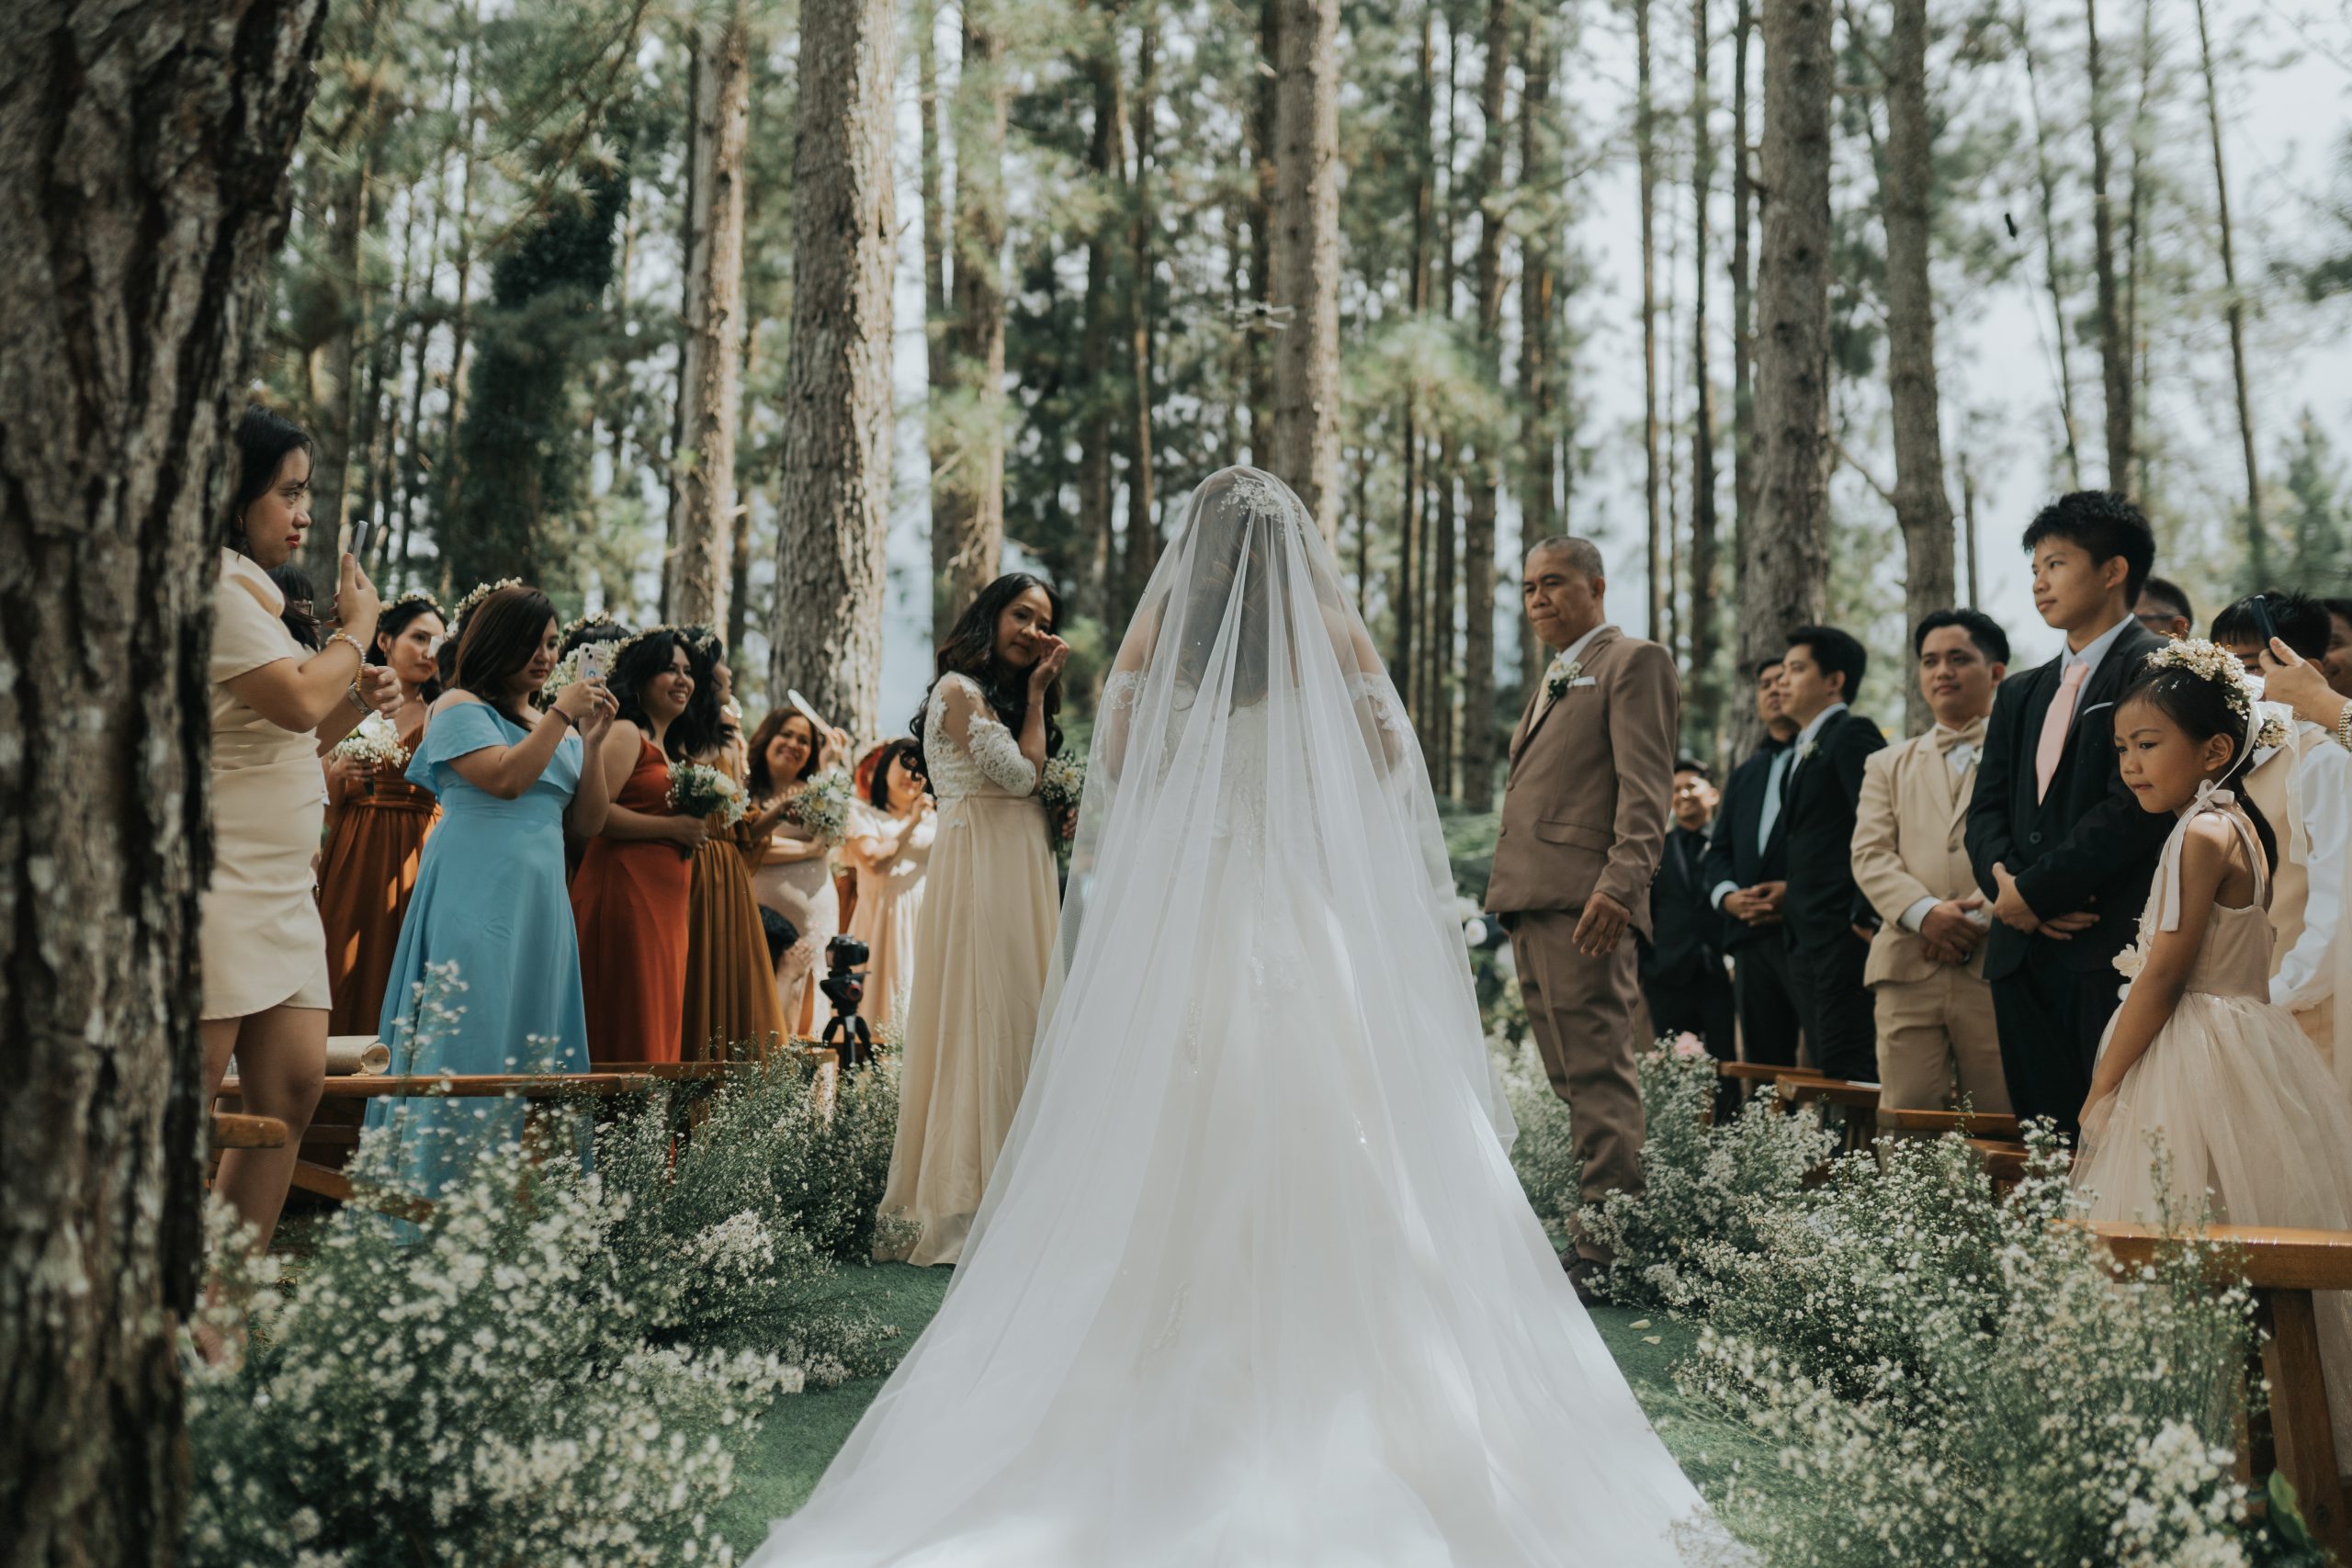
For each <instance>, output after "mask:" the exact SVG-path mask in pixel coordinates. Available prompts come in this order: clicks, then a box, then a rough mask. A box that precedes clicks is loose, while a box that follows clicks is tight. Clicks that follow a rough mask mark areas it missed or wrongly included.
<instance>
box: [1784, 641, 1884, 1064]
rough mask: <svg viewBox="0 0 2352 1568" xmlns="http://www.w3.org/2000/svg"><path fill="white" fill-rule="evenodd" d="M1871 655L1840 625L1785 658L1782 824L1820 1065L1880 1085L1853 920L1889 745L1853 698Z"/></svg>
mask: <svg viewBox="0 0 2352 1568" xmlns="http://www.w3.org/2000/svg"><path fill="white" fill-rule="evenodd" d="M1869 665H1870V655H1869V654H1868V653H1866V652H1865V651H1863V649H1862V645H1861V644H1860V642H1859V641H1857V640H1855V638H1854V637H1852V635H1851V634H1849V633H1847V632H1843V631H1840V630H1838V628H1837V627H1836V626H1799V627H1798V628H1797V629H1796V630H1794V631H1792V632H1791V633H1790V634H1789V650H1788V652H1787V654H1786V655H1784V656H1783V657H1782V659H1781V711H1782V712H1784V713H1786V714H1787V715H1788V716H1789V717H1791V718H1792V719H1794V720H1795V721H1796V724H1797V739H1796V756H1795V760H1794V761H1792V762H1791V763H1790V765H1789V770H1788V773H1786V774H1785V775H1784V776H1783V779H1782V782H1781V795H1782V797H1783V798H1782V804H1781V819H1780V821H1779V822H1778V823H1777V824H1776V825H1775V830H1776V832H1777V833H1778V834H1779V836H1780V838H1781V841H1782V844H1783V846H1784V852H1785V853H1786V855H1787V858H1788V877H1789V891H1788V899H1787V906H1786V908H1785V910H1784V912H1783V914H1782V917H1781V930H1782V931H1783V932H1784V933H1785V934H1786V937H1787V941H1788V949H1789V978H1790V980H1791V982H1792V989H1793V990H1794V992H1795V994H1796V1003H1797V1016H1798V1018H1800V1019H1801V1020H1803V1021H1804V1034H1805V1041H1806V1043H1807V1044H1808V1046H1809V1047H1810V1049H1811V1052H1812V1055H1813V1065H1814V1066H1815V1067H1817V1068H1819V1069H1820V1070H1821V1071H1823V1072H1825V1073H1827V1074H1828V1075H1829V1076H1830V1077H1837V1078H1856V1079H1860V1080H1862V1081H1865V1082H1875V1081H1876V1080H1877V1077H1878V1024H1877V1021H1876V1018H1875V1017H1874V1015H1873V1010H1872V1004H1871V993H1870V987H1868V986H1866V985H1864V984H1863V983H1862V971H1863V969H1864V968H1865V967H1866V966H1867V965H1868V964H1869V962H1870V953H1871V932H1870V931H1868V930H1867V929H1866V928H1862V927H1859V926H1857V925H1856V924H1855V923H1854V910H1855V906H1856V903H1857V901H1858V900H1859V899H1860V891H1859V890H1858V889H1857V888H1856V887H1855V886H1854V806H1855V803H1856V802H1857V801H1859V800H1860V798H1861V795H1862V763H1863V761H1864V760H1865V759H1867V758H1868V757H1869V756H1870V754H1871V752H1873V751H1876V750H1880V749H1882V748H1883V747H1884V746H1885V745H1886V737H1885V736H1884V735H1883V734H1881V733H1880V732H1879V728H1878V726H1877V725H1875V724H1872V723H1871V721H1870V720H1869V719H1867V718H1864V717H1863V716H1861V715H1860V714H1858V713H1856V712H1854V711H1853V710H1852V709H1851V708H1849V706H1848V705H1847V704H1848V702H1849V699H1850V698H1851V697H1852V696H1853V694H1855V693H1856V692H1857V691H1859V690H1860V687H1861V684H1862V675H1863V672H1864V671H1866V670H1867V669H1868V668H1869Z"/></svg>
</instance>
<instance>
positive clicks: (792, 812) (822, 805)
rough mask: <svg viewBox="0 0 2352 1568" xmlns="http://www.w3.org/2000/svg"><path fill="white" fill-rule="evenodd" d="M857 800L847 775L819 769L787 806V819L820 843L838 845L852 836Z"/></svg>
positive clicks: (854, 789) (854, 787) (839, 770)
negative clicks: (850, 830)
mask: <svg viewBox="0 0 2352 1568" xmlns="http://www.w3.org/2000/svg"><path fill="white" fill-rule="evenodd" d="M856 796H857V790H856V786H855V785H854V784H852V783H851V781H850V776H849V774H848V773H844V772H842V770H841V769H839V768H824V769H820V770H819V771H818V772H817V773H812V774H810V775H809V781H808V783H806V784H802V785H801V786H800V790H799V793H797V795H794V796H793V797H792V799H791V800H790V801H789V802H788V803H787V804H786V807H785V808H784V815H785V817H786V819H787V820H789V821H791V822H794V823H797V824H798V825H799V826H800V827H803V828H806V829H809V832H810V833H812V834H813V835H815V836H816V838H817V839H818V840H819V841H820V842H822V843H826V844H839V843H841V842H842V840H844V839H846V838H848V836H849V818H850V807H852V805H854V802H855V800H856Z"/></svg>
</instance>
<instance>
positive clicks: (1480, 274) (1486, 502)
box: [1460, 0, 1524, 811]
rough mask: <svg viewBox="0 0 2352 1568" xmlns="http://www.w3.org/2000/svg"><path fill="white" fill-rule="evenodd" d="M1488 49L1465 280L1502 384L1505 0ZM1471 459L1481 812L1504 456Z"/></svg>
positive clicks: (1470, 698) (1492, 10) (1474, 806)
mask: <svg viewBox="0 0 2352 1568" xmlns="http://www.w3.org/2000/svg"><path fill="white" fill-rule="evenodd" d="M1486 46H1487V60H1486V70H1485V74H1484V75H1483V76H1482V77H1481V78H1480V79H1479V84H1478V114H1479V118H1480V122H1481V125H1482V127H1483V129H1484V130H1485V141H1483V142H1482V143H1481V144H1480V147H1479V151H1478V168H1477V180H1478V184H1477V198H1478V249H1477V252H1476V255H1475V257H1474V259H1473V261H1472V264H1471V275H1472V286H1473V287H1474V288H1476V291H1477V299H1476V310H1477V323H1478V360H1479V366H1480V368H1481V369H1482V370H1483V371H1484V373H1485V374H1486V376H1487V379H1488V380H1489V381H1491V382H1492V383H1494V384H1495V385H1496V386H1500V385H1501V384H1502V375H1503V364H1502V355H1503V345H1502V324H1503V230H1504V226H1505V224H1504V205H1503V203H1504V191H1503V148H1504V144H1505V143H1506V141H1508V140H1509V138H1510V124H1509V122H1508V119H1507V118H1506V107H1507V106H1506V95H1507V93H1508V91H1509V87H1510V55H1511V14H1510V0H1487V39H1486ZM1522 112H1524V111H1522ZM1486 445H1487V446H1493V444H1492V443H1491V442H1489V443H1487V444H1486ZM1474 460H1475V461H1476V469H1475V470H1474V472H1473V475H1472V479H1471V486H1470V515H1469V520H1468V522H1467V524H1466V525H1464V528H1463V531H1462V620H1463V637H1462V734H1461V740H1460V746H1461V761H1462V766H1461V798H1462V803H1463V805H1464V806H1465V807H1468V808H1469V809H1470V810H1473V811H1487V810H1491V809H1492V808H1493V807H1494V802H1495V777H1494V774H1495V727H1494V723H1493V718H1494V707H1495V522H1496V513H1497V512H1498V509H1499V503H1500V495H1501V491H1502V483H1503V454H1502V452H1501V451H1500V450H1499V448H1496V449H1492V450H1481V451H1479V452H1477V453H1476V454H1475V459H1474Z"/></svg>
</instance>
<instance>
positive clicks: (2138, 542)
mask: <svg viewBox="0 0 2352 1568" xmlns="http://www.w3.org/2000/svg"><path fill="white" fill-rule="evenodd" d="M2044 539H2064V540H2065V541H2066V542H2067V543H2069V544H2074V545H2080V546H2081V547H2083V548H2085V549H2086V550H2088V551H2089V552H2090V554H2091V560H2092V563H2093V564H2094V565H2104V564H2106V563H2107V562H2109V561H2111V560H2113V559H2114V558H2116V557H2118V556H2121V557H2122V558H2123V597H2124V599H2125V600H2126V602H2128V603H2130V604H2138V603H2139V602H2140V591H2141V590H2142V589H2143V588H2144V587H2146V586H2147V582H2148V573H2149V572H2150V571H2152V570H2154V569H2155V564H2156V533H2155V530H2154V529H2153V528H2151V527H2149V526H2148V518H2147V514H2146V513H2143V512H2142V511H2141V510H2140V509H2139V508H2138V507H2136V506H2134V505H2132V504H2131V502H2129V501H2127V500H2125V499H2124V498H2123V497H2122V496H2120V495H2118V494H2116V493H2115V491H2111V490H2078V491H2070V492H2069V493H2067V494H2065V495H2062V496H2060V497H2059V498H2058V499H2057V500H2055V501H2053V502H2051V503H2050V504H2049V505H2047V506H2045V507H2043V508H2042V509H2041V511H2040V512H2038V513H2035V514H2034V518H2033V521H2032V522H2030V523H2029V524H2027V525H2026V529H2025V552H2026V554H2028V555H2031V554H2032V553H2033V552H2034V548H2035V547H2037V546H2039V545H2040V544H2041V542H2042V541H2043V540H2044Z"/></svg>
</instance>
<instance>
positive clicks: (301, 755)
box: [198, 408, 398, 1354]
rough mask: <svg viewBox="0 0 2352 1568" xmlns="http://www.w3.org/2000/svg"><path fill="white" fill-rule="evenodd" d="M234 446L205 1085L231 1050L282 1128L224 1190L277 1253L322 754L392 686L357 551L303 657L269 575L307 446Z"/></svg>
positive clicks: (315, 954) (255, 429) (308, 950)
mask: <svg viewBox="0 0 2352 1568" xmlns="http://www.w3.org/2000/svg"><path fill="white" fill-rule="evenodd" d="M235 440H236V446H237V449H238V459H239V474H238V479H237V489H236V492H235V495H234V497H233V499H232V503H231V509H230V514H229V523H228V527H227V530H226V533H225V536H224V537H223V540H222V545H223V547H222V549H221V551H220V581H219V583H218V585H217V586H216V587H215V589H214V591H213V628H212V661H211V671H210V673H211V679H212V764H211V813H212V880H211V883H210V885H209V886H208V887H207V888H206V889H205V893H204V900H203V916H202V925H201V930H200V932H199V937H198V941H199V942H200V945H201V948H202V953H203V964H204V1007H203V1037H204V1090H205V1101H206V1103H207V1104H209V1103H210V1102H211V1100H212V1097H213V1096H214V1095H215V1094H217V1093H218V1092H219V1091H220V1082H221V1079H222V1078H223V1077H226V1076H227V1073H228V1070H229V1063H230V1060H231V1058H232V1056H233V1057H234V1058H235V1061H236V1064H237V1089H238V1094H239V1096H240V1098H241V1100H242V1101H243V1108H244V1110H246V1111H249V1112H253V1113H254V1114H257V1115H263V1116H274V1117H276V1118H277V1119H278V1120H279V1121H281V1122H285V1123H286V1131H287V1139H286V1143H285V1145H284V1146H283V1147H280V1148H275V1149H231V1150H229V1151H227V1152H226V1153H224V1154H222V1156H220V1175H219V1177H218V1179H216V1180H215V1181H214V1183H213V1187H214V1190H216V1191H218V1192H219V1193H220V1195H221V1196H222V1197H224V1198H226V1199H227V1200H228V1201H229V1202H230V1203H231V1204H232V1206H233V1207H234V1208H235V1209H236V1211H237V1213H238V1214H239V1215H240V1216H241V1217H242V1218H243V1221H244V1222H245V1223H246V1224H249V1225H251V1226H252V1227H253V1228H254V1233H255V1235H254V1245H255V1246H257V1247H267V1246H268V1245H269V1238H270V1233H271V1232H272V1231H273V1230H274V1229H275V1228H276V1227H277V1213H278V1210H279V1209H280V1208H281V1207H282V1206H283V1205H284V1204H285V1201H286V1188H287V1184H288V1181H289V1180H290V1179H291V1178H292V1176H293V1174H294V1156H295V1154H296V1151H297V1149H298V1148H299V1147H300V1144H301V1141H302V1134H303V1131H304V1130H305V1129H306V1128H308V1127H309V1126H310V1124H311V1111H313V1110H314V1109H316V1108H317V1105H318V1100H319V1090H320V1087H321V1084H322V1081H323V1079H324V1077H325V1075H326V1048H327V1007H328V1001H329V996H328V985H327V944H326V932H325V929H324V927H323V926H322V925H321V923H320V920H319V906H318V900H317V898H316V897H315V894H314V891H313V883H314V873H313V871H312V863H313V860H314V857H316V856H317V854H318V853H319V835H320V830H321V828H322V824H323V822H324V818H325V808H326V775H325V772H324V769H323V768H322V765H321V763H320V761H319V750H320V748H321V747H322V746H325V745H331V744H333V743H334V741H336V740H338V739H342V738H343V737H344V736H345V735H346V734H348V733H349V732H350V730H351V728H352V727H353V726H354V725H356V724H357V723H358V722H359V720H360V718H361V717H362V716H365V715H366V714H368V712H370V711H371V710H372V708H373V707H374V706H375V705H377V704H378V703H379V702H386V701H389V697H390V694H389V693H387V692H386V690H385V688H386V687H387V686H390V688H391V691H392V692H397V689H398V688H397V684H396V680H397V678H396V677H394V676H393V675H392V674H391V671H389V670H387V669H385V668H384V667H383V666H380V665H378V666H369V665H368V663H367V661H366V659H367V649H368V644H369V643H370V642H371V641H373V640H374V638H375V636H376V622H377V618H378V616H379V615H380V614H381V613H382V604H381V603H380V601H379V599H378V598H377V595H376V589H375V586H374V584H372V583H370V582H369V581H368V578H367V575H366V574H365V573H364V572H362V571H361V570H359V565H358V563H357V562H356V560H354V559H353V558H351V557H350V556H348V555H346V556H345V557H344V558H343V563H342V571H341V573H340V577H339V580H338V581H337V584H336V588H335V608H336V611H337V614H338V615H339V617H340V619H339V625H338V626H337V627H336V629H335V630H334V633H333V634H332V635H331V636H330V637H328V639H327V642H326V646H325V647H324V648H322V649H320V650H318V651H316V652H312V651H311V649H307V648H305V647H303V646H302V645H301V644H300V643H299V642H297V641H296V640H295V638H294V636H293V634H292V633H291V632H289V631H288V630H287V629H286V626H285V623H284V622H282V621H280V620H279V619H278V616H279V615H280V614H281V613H282V612H283V611H284V609H285V604H286V601H285V597H284V595H282V594H281V593H280V592H278V590H277V585H276V584H275V583H273V582H272V581H270V577H269V573H270V570H271V569H272V568H274V567H277V566H281V565H283V564H284V563H285V562H286V561H287V560H288V558H291V557H292V556H293V555H294V553H295V552H296V551H297V550H299V549H300V548H301V545H302V537H303V536H304V535H305V534H306V533H308V532H309V531H310V527H311V511H310V497H311V440H310V437H309V436H307V435H305V434H303V433H302V432H301V431H300V429H299V428H297V427H296V426H295V425H293V424H291V423H288V421H286V420H284V419H282V418H280V417H279V416H277V414H274V413H271V412H267V411H266V410H263V409H258V408H254V409H248V410H247V411H246V412H245V416H244V418H243V420H241V421H240V422H239V423H238V425H237V430H236V436H235ZM362 682H365V685H364V686H363V684H362ZM206 1349H207V1353H208V1354H212V1353H217V1351H218V1349H219V1346H218V1344H217V1343H213V1344H209V1345H208V1346H207V1347H206Z"/></svg>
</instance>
